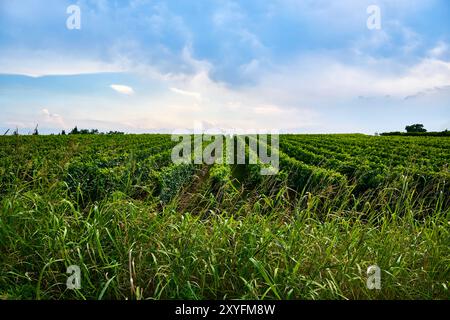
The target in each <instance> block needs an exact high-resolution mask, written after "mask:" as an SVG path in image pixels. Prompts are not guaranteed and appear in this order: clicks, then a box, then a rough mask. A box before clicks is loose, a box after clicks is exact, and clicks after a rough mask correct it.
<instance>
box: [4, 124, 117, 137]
mask: <svg viewBox="0 0 450 320" xmlns="http://www.w3.org/2000/svg"><path fill="white" fill-rule="evenodd" d="M8 132H9V129H8V130H6V132H5V133H4V134H3V135H4V136H6V135H7V134H8ZM28 134H31V135H33V136H38V135H39V130H38V126H37V125H36V127H35V128H34V130H33V132H28ZM59 134H60V135H63V136H64V135H66V134H67V133H66V130H62V131H61V133H59ZM68 134H69V135H72V134H100V135H104V134H106V135H113V134H125V133H124V132H121V131H109V132H100V131H99V130H98V129H78V127H77V126H75V128H73V129H72V130H71V131H70V132H69V133H68ZM12 135H14V136H18V135H20V134H19V128H18V127H16V129H15V130H14V131H13V132H12ZM51 135H54V134H53V133H52V134H51Z"/></svg>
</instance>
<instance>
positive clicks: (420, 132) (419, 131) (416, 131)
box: [380, 123, 450, 137]
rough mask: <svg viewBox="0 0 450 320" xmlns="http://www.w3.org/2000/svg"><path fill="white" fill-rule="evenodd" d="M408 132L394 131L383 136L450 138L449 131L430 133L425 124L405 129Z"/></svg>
mask: <svg viewBox="0 0 450 320" xmlns="http://www.w3.org/2000/svg"><path fill="white" fill-rule="evenodd" d="M405 131H406V132H400V131H394V132H383V133H381V134H380V135H381V136H427V137H450V131H448V130H447V129H446V130H444V131H440V132H436V131H434V132H428V131H427V129H425V128H424V126H423V124H420V123H416V124H412V125H409V126H406V127H405Z"/></svg>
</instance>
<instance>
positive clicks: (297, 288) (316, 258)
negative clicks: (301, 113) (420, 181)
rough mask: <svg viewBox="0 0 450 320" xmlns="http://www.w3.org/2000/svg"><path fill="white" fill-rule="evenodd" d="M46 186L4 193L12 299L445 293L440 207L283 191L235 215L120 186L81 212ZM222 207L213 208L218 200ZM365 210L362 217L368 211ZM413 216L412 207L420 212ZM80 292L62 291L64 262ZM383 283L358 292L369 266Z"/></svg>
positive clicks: (7, 288)
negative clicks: (328, 206) (77, 275)
mask: <svg viewBox="0 0 450 320" xmlns="http://www.w3.org/2000/svg"><path fill="white" fill-rule="evenodd" d="M53 192H55V193H53V194H52V193H49V194H45V195H39V194H36V193H31V192H27V193H24V194H20V193H18V194H15V195H11V196H8V197H5V198H4V199H3V200H2V211H1V222H0V242H1V246H2V255H1V256H2V260H1V264H0V268H1V269H0V290H1V294H2V297H3V298H7V299H12V298H19V299H36V298H40V299H61V298H80V299H125V298H129V299H136V298H139V299H141V298H152V299H161V298H189V299H191V298H192V299H206V298H208V299H222V298H226V299H236V298H237V299H264V298H266V299H268V298H269V299H294V298H296V299H297V298H300V299H367V298H369V299H371V298H382V299H394V298H413V299H417V298H421V299H432V298H433V299H434V298H440V299H446V298H448V297H449V292H448V286H449V265H450V252H449V246H448V244H449V243H450V234H449V223H448V212H446V213H444V212H440V213H437V214H434V215H428V216H427V217H425V218H423V219H419V220H418V219H417V218H416V217H415V215H416V214H417V212H414V211H410V212H409V213H406V214H402V215H401V216H395V215H391V214H387V212H386V214H384V213H380V212H379V211H377V212H371V209H370V204H367V206H366V212H357V211H348V212H334V213H329V214H328V215H327V216H326V217H325V218H324V219H319V218H318V217H317V215H316V214H315V212H314V206H315V204H314V203H315V202H316V201H318V200H319V199H318V198H316V197H317V196H314V195H311V194H305V195H304V197H303V200H300V201H298V202H297V203H293V204H290V205H286V203H290V202H289V201H287V199H286V198H284V197H285V196H288V195H287V192H286V190H283V189H282V190H280V191H279V194H278V195H277V196H278V201H277V200H274V198H273V197H270V198H269V197H266V196H257V195H252V196H251V198H249V199H247V200H246V201H245V202H243V203H241V204H239V205H238V207H237V208H234V209H237V210H236V211H234V209H233V211H234V212H227V211H226V209H223V208H221V209H220V210H221V211H212V210H208V211H205V212H192V213H184V214H180V213H179V212H178V211H177V207H176V200H175V201H173V202H172V203H171V204H170V205H168V206H166V207H165V208H164V209H163V210H162V211H159V208H158V205H157V204H155V203H151V202H149V203H145V202H142V201H136V200H132V199H129V198H127V197H126V196H124V195H123V194H120V193H117V194H114V195H112V196H111V197H110V198H109V199H107V200H104V201H102V202H100V203H98V204H97V205H95V206H92V207H90V208H89V209H88V210H84V211H80V210H79V209H77V205H76V204H74V203H73V202H71V201H70V200H68V199H67V198H64V197H62V198H57V197H56V194H57V190H53ZM219 207H220V206H219ZM370 216H372V217H373V218H369V219H367V218H366V217H370ZM419 216H420V214H419ZM72 264H76V265H79V266H80V267H81V270H82V288H81V289H80V290H78V291H71V290H67V289H66V283H65V282H66V279H67V275H66V274H65V271H66V268H67V267H68V266H69V265H72ZM373 264H376V265H378V266H379V267H380V268H381V270H382V289H381V290H374V291H371V290H368V289H366V279H367V275H366V270H367V267H368V266H370V265H373Z"/></svg>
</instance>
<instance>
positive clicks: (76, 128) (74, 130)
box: [69, 126, 78, 134]
mask: <svg viewBox="0 0 450 320" xmlns="http://www.w3.org/2000/svg"><path fill="white" fill-rule="evenodd" d="M69 134H78V127H77V126H75V128H73V129H72V131H70V133H69Z"/></svg>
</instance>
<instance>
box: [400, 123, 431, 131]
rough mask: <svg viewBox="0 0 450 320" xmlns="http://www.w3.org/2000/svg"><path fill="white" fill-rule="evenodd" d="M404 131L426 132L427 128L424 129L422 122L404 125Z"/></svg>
mask: <svg viewBox="0 0 450 320" xmlns="http://www.w3.org/2000/svg"><path fill="white" fill-rule="evenodd" d="M405 130H406V132H408V133H411V132H427V129H425V128H424V127H423V124H419V123H416V124H412V125H410V126H406V127H405Z"/></svg>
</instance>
